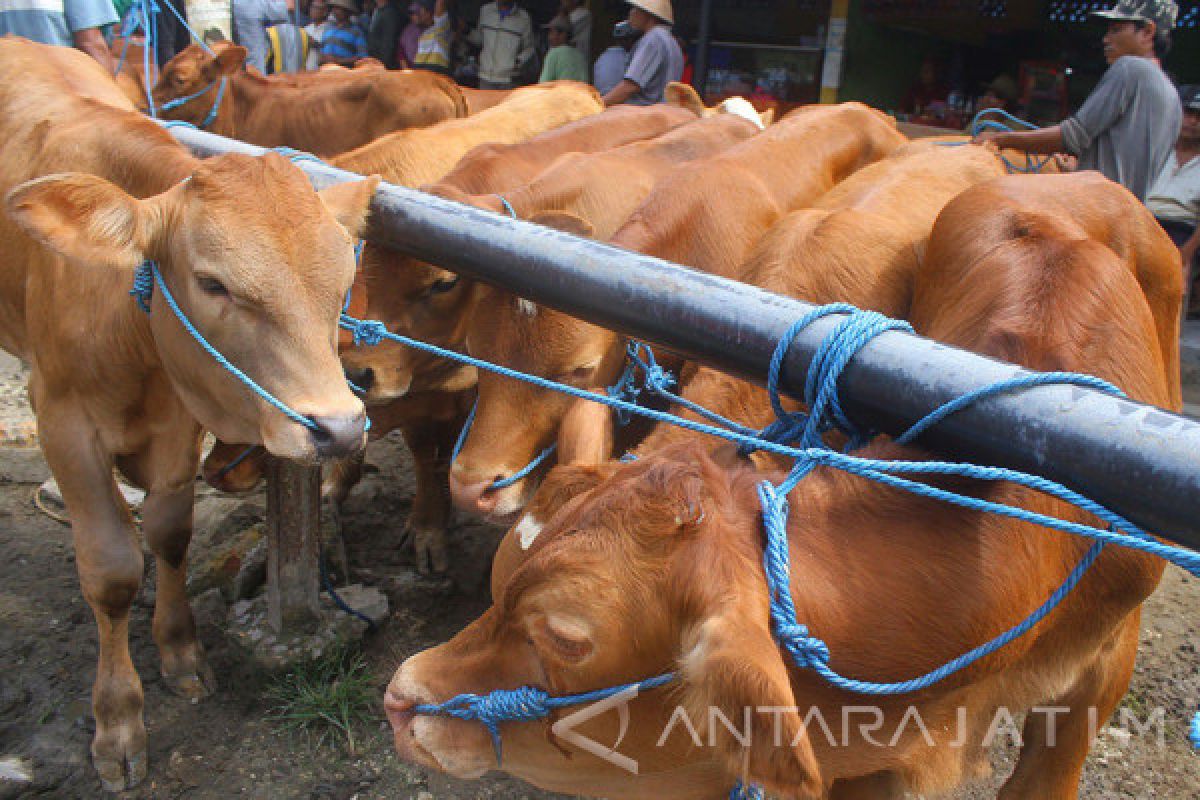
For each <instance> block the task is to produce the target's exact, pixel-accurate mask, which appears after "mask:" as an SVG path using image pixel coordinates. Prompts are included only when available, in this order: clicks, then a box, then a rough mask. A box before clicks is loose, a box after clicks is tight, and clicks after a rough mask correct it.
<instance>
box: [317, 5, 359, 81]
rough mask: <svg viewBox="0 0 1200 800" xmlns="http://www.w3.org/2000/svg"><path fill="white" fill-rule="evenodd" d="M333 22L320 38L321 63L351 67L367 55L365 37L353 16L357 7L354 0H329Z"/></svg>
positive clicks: (356, 12)
mask: <svg viewBox="0 0 1200 800" xmlns="http://www.w3.org/2000/svg"><path fill="white" fill-rule="evenodd" d="M329 8H330V9H331V10H332V12H333V24H332V25H330V26H329V29H328V30H327V31H325V36H324V38H322V39H321V63H322V64H341V65H342V66H343V67H353V66H354V62H356V61H358V60H359V59H360V58H366V57H367V37H366V36H364V35H363V32H362V29H361V28H359V27H358V23H357V22H355V20H354V17H355V15H356V14H358V7H357V6H355V5H354V0H329Z"/></svg>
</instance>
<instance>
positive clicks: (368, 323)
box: [349, 319, 388, 347]
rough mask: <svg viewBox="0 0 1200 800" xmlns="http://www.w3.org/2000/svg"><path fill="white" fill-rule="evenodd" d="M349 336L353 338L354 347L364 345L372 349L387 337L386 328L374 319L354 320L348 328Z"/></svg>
mask: <svg viewBox="0 0 1200 800" xmlns="http://www.w3.org/2000/svg"><path fill="white" fill-rule="evenodd" d="M349 330H350V335H351V336H353V337H354V346H355V347H359V346H361V345H366V346H368V347H374V346H375V345H377V344H379V343H380V342H382V341H383V340H384V337H386V336H387V333H388V329H387V326H386V325H384V324H383V323H382V322H379V321H378V320H374V319H360V320H355V321H354V323H353V324H352V325H351V326H350V329H349Z"/></svg>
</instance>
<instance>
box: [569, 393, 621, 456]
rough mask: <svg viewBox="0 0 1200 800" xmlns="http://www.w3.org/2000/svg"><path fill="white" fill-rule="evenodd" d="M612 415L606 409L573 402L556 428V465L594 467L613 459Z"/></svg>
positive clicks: (591, 404)
mask: <svg viewBox="0 0 1200 800" xmlns="http://www.w3.org/2000/svg"><path fill="white" fill-rule="evenodd" d="M612 453H613V415H612V412H611V411H610V410H609V408H608V406H604V405H601V404H600V403H593V402H592V401H591V400H576V401H575V402H574V403H572V404H571V407H570V408H568V409H567V415H566V416H565V417H563V421H562V425H560V426H559V428H558V463H560V464H577V465H581V466H588V465H591V466H595V465H599V464H603V463H605V462H606V461H609V460H610V459H611V458H612Z"/></svg>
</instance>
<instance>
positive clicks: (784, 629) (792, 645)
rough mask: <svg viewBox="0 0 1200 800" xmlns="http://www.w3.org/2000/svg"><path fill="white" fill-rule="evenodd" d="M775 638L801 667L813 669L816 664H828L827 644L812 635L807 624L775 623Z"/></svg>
mask: <svg viewBox="0 0 1200 800" xmlns="http://www.w3.org/2000/svg"><path fill="white" fill-rule="evenodd" d="M775 638H776V639H777V640H778V641H779V644H780V645H781V646H782V647H783V649H784V650H787V651H788V654H789V655H790V656H791V657H792V660H793V661H795V662H796V666H798V667H800V668H802V669H815V668H816V667H817V666H825V665H828V664H829V645H827V644H825V642H823V641H822V640H820V639H818V638H817V637H816V636H813V635H811V634H810V633H809V631H808V626H807V625H801V624H800V623H798V622H794V623H791V622H789V623H777V624H776V625H775Z"/></svg>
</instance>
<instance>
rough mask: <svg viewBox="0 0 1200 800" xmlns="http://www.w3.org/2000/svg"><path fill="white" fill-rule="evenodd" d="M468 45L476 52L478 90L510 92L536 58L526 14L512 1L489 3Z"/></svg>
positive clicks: (480, 15)
mask: <svg viewBox="0 0 1200 800" xmlns="http://www.w3.org/2000/svg"><path fill="white" fill-rule="evenodd" d="M468 41H470V43H471V44H473V45H475V46H476V47H478V48H480V51H479V88H480V89H512V88H513V87H515V86H516V85H517V78H518V73H519V72H520V70H521V69H522V67H524V66H525V65H526V64H527V63H528V62H529V61H530V60H531V59H532V58H534V56H535V55H536V53H535V52H534V37H533V22H532V20H531V19H530V17H529V12H528V11H526V10H525V9H523V8H521V7H520V6H518V5H517V4H516V3H515V2H513V0H493V2H491V3H486V4H485V5H484V6H483V7H482V8H480V9H479V25H478V26H477V27H476V28H475V30H473V31H471V35H470V36H469V37H468Z"/></svg>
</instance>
